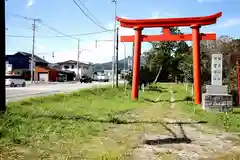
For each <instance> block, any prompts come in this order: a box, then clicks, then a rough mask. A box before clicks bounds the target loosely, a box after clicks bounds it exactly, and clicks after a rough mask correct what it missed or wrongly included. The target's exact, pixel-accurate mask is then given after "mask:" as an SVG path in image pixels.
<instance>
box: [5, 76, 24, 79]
mask: <svg viewBox="0 0 240 160" xmlns="http://www.w3.org/2000/svg"><path fill="white" fill-rule="evenodd" d="M5 79H22V77H21V76H13V75H11V76H5Z"/></svg>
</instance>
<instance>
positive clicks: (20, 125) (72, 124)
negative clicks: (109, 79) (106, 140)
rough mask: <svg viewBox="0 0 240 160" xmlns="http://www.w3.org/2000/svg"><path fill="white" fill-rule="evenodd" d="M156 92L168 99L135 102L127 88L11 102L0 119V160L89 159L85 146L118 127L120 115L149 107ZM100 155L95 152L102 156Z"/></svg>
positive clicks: (144, 96)
mask: <svg viewBox="0 0 240 160" xmlns="http://www.w3.org/2000/svg"><path fill="white" fill-rule="evenodd" d="M160 94H165V97H166V98H168V92H165V93H160V92H159V91H145V92H140V95H141V97H140V100H139V101H137V102H133V101H131V100H130V90H127V92H124V89H123V88H121V87H120V88H119V89H112V88H100V89H88V90H81V91H78V92H74V93H71V94H68V95H64V94H57V95H54V96H47V97H39V98H31V99H26V100H23V101H19V102H13V103H9V104H8V106H7V113H6V115H5V116H4V117H2V118H1V119H0V136H1V138H0V155H1V156H0V159H1V158H3V159H4V158H7V159H41V158H48V159H81V158H83V157H90V155H88V154H90V153H87V152H86V151H87V150H88V148H89V147H88V145H85V144H88V143H89V142H90V141H91V140H92V139H93V137H97V136H98V135H102V136H103V137H104V134H105V132H106V131H107V130H108V129H109V128H113V127H114V126H115V125H116V124H114V123H118V118H116V117H117V116H118V115H123V114H124V113H125V112H129V111H131V110H133V109H136V108H137V109H138V108H141V107H144V106H145V107H146V106H149V105H150V102H149V101H147V100H146V99H153V100H155V99H156V98H157V97H159V95H160ZM162 98H164V96H162ZM111 122H112V123H111ZM101 152H104V153H99V152H98V153H96V154H99V155H98V156H101V154H105V151H104V150H102V151H101ZM119 154H120V153H119ZM116 156H117V155H116Z"/></svg>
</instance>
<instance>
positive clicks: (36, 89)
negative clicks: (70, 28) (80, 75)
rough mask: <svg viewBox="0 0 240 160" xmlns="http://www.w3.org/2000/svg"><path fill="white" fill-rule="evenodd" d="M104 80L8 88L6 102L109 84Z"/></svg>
mask: <svg viewBox="0 0 240 160" xmlns="http://www.w3.org/2000/svg"><path fill="white" fill-rule="evenodd" d="M108 84H110V83H109V82H108V83H104V82H93V83H86V84H84V83H83V84H81V83H74V84H47V85H40V84H39V85H33V86H27V87H14V88H6V102H7V103H8V102H10V101H17V100H21V99H23V98H27V97H34V96H44V95H49V94H54V93H61V92H71V91H75V90H79V89H81V88H91V87H94V86H98V85H101V86H102V85H108Z"/></svg>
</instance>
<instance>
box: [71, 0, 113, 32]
mask: <svg viewBox="0 0 240 160" xmlns="http://www.w3.org/2000/svg"><path fill="white" fill-rule="evenodd" d="M73 2H74V3H75V5H76V6H77V7H78V8H79V9H80V10H81V12H82V13H83V14H84V15H85V16H86V17H87V18H88V19H89V20H91V21H92V22H93V23H94V24H95V25H96V26H98V27H99V28H101V29H103V30H109V29H107V28H105V27H103V26H102V25H100V24H98V23H97V22H96V21H94V19H93V18H91V17H90V16H89V15H88V14H87V13H86V12H85V11H84V10H83V9H82V8H81V7H80V5H79V4H78V3H77V2H76V1H75V0H73ZM79 2H81V1H80V0H79Z"/></svg>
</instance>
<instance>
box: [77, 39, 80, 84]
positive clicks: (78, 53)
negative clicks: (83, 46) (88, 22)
mask: <svg viewBox="0 0 240 160" xmlns="http://www.w3.org/2000/svg"><path fill="white" fill-rule="evenodd" d="M79 56H80V41H79V40H78V50H77V78H76V79H77V80H79V78H80V77H79Z"/></svg>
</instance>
